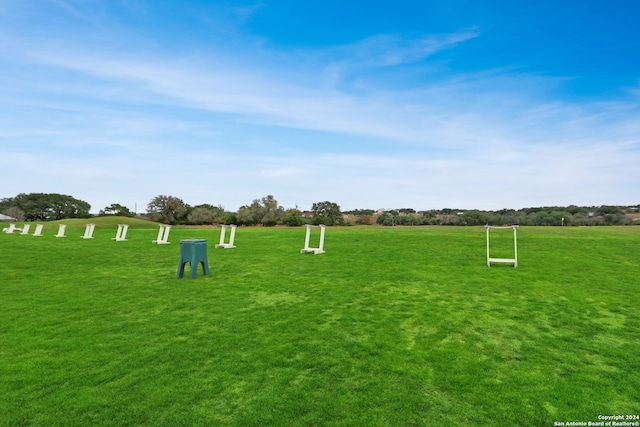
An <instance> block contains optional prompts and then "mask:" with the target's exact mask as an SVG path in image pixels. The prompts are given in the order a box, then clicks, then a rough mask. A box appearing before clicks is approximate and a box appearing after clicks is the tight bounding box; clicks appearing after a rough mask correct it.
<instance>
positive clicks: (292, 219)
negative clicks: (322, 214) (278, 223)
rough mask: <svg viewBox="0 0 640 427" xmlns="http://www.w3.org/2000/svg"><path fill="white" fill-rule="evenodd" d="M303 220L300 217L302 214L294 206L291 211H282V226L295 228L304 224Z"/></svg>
mask: <svg viewBox="0 0 640 427" xmlns="http://www.w3.org/2000/svg"><path fill="white" fill-rule="evenodd" d="M304 222H305V221H304V218H303V217H302V212H300V209H298V207H297V206H296V207H295V208H292V209H287V210H286V211H284V219H283V220H282V223H283V224H286V225H288V226H291V227H296V226H299V225H302V224H304Z"/></svg>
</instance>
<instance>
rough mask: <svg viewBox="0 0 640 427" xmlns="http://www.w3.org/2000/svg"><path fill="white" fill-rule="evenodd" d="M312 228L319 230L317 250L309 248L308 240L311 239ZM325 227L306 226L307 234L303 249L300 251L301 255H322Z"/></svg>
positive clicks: (321, 225) (322, 225)
mask: <svg viewBox="0 0 640 427" xmlns="http://www.w3.org/2000/svg"><path fill="white" fill-rule="evenodd" d="M312 228H320V242H319V243H318V247H317V248H311V247H309V240H310V239H311V229H312ZM325 228H326V227H325V225H324V224H320V225H311V224H307V233H306V235H305V238H304V248H302V249H300V253H301V254H307V253H312V254H314V255H318V254H323V253H324V231H325Z"/></svg>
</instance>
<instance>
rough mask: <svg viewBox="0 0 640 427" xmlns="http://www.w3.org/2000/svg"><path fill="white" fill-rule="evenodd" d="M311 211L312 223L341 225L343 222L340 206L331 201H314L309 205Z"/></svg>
mask: <svg viewBox="0 0 640 427" xmlns="http://www.w3.org/2000/svg"><path fill="white" fill-rule="evenodd" d="M311 213H313V223H314V224H325V225H336V224H339V225H341V224H343V223H344V219H343V218H342V212H341V211H340V206H338V205H337V204H336V203H333V202H329V201H325V202H318V203H314V204H313V205H312V206H311Z"/></svg>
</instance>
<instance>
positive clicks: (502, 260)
mask: <svg viewBox="0 0 640 427" xmlns="http://www.w3.org/2000/svg"><path fill="white" fill-rule="evenodd" d="M485 228H486V229H487V266H489V267H491V263H492V262H494V263H505V264H513V267H514V268H515V267H517V266H518V238H517V234H516V230H517V229H518V226H517V225H512V226H509V227H492V226H490V225H485ZM492 228H494V229H498V230H500V229H502V230H504V229H509V228H512V229H513V252H514V255H513V258H491V255H490V251H489V230H491V229H492Z"/></svg>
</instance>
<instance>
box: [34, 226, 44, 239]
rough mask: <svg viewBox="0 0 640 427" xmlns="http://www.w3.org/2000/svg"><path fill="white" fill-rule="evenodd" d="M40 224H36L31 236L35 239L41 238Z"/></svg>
mask: <svg viewBox="0 0 640 427" xmlns="http://www.w3.org/2000/svg"><path fill="white" fill-rule="evenodd" d="M42 227H43V225H42V224H36V231H34V232H33V235H34V236H36V237H42Z"/></svg>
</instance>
